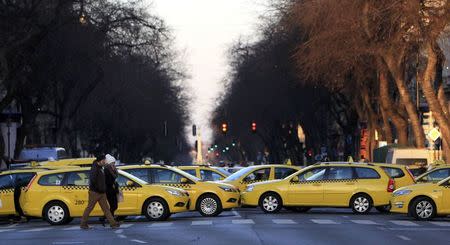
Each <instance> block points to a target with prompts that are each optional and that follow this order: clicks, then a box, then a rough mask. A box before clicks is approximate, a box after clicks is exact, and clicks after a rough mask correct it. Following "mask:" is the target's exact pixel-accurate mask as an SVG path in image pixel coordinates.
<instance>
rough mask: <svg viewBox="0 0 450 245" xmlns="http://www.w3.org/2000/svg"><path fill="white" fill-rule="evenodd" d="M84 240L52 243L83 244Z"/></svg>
mask: <svg viewBox="0 0 450 245" xmlns="http://www.w3.org/2000/svg"><path fill="white" fill-rule="evenodd" d="M83 243H84V242H53V243H52V244H83Z"/></svg>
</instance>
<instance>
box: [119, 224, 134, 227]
mask: <svg viewBox="0 0 450 245" xmlns="http://www.w3.org/2000/svg"><path fill="white" fill-rule="evenodd" d="M133 225H134V224H122V225H120V228H130V227H132V226H133Z"/></svg>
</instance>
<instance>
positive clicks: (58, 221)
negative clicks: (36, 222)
mask: <svg viewBox="0 0 450 245" xmlns="http://www.w3.org/2000/svg"><path fill="white" fill-rule="evenodd" d="M43 216H44V219H45V220H46V221H47V222H48V223H49V224H50V225H64V224H67V223H69V222H71V221H72V220H73V219H72V218H71V217H70V214H69V209H68V208H67V206H66V204H64V203H63V202H60V201H52V202H49V203H47V204H46V205H45V207H44V211H43Z"/></svg>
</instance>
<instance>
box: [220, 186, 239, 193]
mask: <svg viewBox="0 0 450 245" xmlns="http://www.w3.org/2000/svg"><path fill="white" fill-rule="evenodd" d="M219 188H220V189H222V190H224V191H226V192H236V190H235V189H234V188H233V187H229V186H222V185H220V186H219Z"/></svg>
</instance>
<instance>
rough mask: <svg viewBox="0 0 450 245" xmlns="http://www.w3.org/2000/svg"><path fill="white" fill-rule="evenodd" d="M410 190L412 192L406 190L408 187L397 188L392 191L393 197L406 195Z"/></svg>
mask: <svg viewBox="0 0 450 245" xmlns="http://www.w3.org/2000/svg"><path fill="white" fill-rule="evenodd" d="M411 192H412V190H408V189H406V190H398V191H395V192H394V196H395V197H397V196H404V195H408V194H409V193H411Z"/></svg>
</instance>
